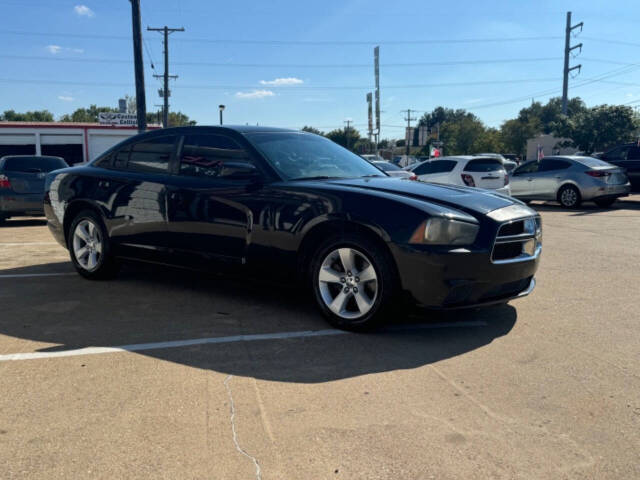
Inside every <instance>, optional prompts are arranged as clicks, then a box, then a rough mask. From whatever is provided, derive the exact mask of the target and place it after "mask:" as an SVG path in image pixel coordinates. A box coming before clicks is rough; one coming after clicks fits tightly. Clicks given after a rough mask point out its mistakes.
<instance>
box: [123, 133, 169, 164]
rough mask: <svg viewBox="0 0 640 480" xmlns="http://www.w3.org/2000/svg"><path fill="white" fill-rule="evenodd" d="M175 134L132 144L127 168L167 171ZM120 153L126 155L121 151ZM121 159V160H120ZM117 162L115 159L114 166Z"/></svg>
mask: <svg viewBox="0 0 640 480" xmlns="http://www.w3.org/2000/svg"><path fill="white" fill-rule="evenodd" d="M176 138H177V137H176V136H175V135H167V136H163V137H156V138H151V139H149V140H145V141H142V142H138V143H135V144H133V145H132V147H131V153H130V154H129V162H128V164H127V170H129V171H132V172H146V173H168V172H169V161H170V160H171V154H172V153H173V147H174V145H175V142H176ZM122 154H124V155H126V153H125V152H124V151H123V152H122ZM120 161H122V160H120ZM118 163H119V160H118V158H116V159H115V163H114V166H116V165H117V164H118Z"/></svg>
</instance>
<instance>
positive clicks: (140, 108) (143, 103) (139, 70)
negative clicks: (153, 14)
mask: <svg viewBox="0 0 640 480" xmlns="http://www.w3.org/2000/svg"><path fill="white" fill-rule="evenodd" d="M129 1H130V2H131V24H132V27H133V64H134V69H135V77H136V113H137V116H138V133H142V132H144V131H145V130H146V129H147V99H146V96H145V92H144V67H143V66H142V31H141V29H140V0H129Z"/></svg>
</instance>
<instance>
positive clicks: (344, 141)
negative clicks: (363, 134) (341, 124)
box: [326, 128, 360, 150]
mask: <svg viewBox="0 0 640 480" xmlns="http://www.w3.org/2000/svg"><path fill="white" fill-rule="evenodd" d="M326 137H327V138H328V139H329V140H333V141H334V142H336V143H337V144H338V145H342V146H343V147H345V148H347V145H349V147H348V148H350V149H351V150H353V149H354V148H355V145H356V142H357V141H358V140H359V139H360V133H359V132H358V131H357V130H355V129H353V128H348V129H347V128H338V129H336V130H331V131H330V132H329V133H327V135H326Z"/></svg>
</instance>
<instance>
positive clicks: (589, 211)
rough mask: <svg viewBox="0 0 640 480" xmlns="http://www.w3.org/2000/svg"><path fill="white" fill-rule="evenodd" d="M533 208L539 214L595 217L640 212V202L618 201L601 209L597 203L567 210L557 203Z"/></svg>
mask: <svg viewBox="0 0 640 480" xmlns="http://www.w3.org/2000/svg"><path fill="white" fill-rule="evenodd" d="M529 206H530V207H531V208H533V209H534V210H537V211H538V212H565V213H571V214H572V215H571V216H572V217H579V216H584V215H593V214H598V213H606V212H611V211H617V210H622V211H623V210H640V201H636V200H618V201H617V202H615V203H614V204H613V205H611V206H610V207H599V206H598V205H596V204H595V203H589V202H587V203H584V204H582V205H580V206H579V207H577V208H565V207H563V206H561V205H560V204H559V203H556V202H544V203H534V202H532V203H531V204H529Z"/></svg>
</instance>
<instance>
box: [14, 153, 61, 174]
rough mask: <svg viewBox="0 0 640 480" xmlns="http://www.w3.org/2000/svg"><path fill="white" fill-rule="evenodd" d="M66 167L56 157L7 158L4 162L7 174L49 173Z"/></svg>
mask: <svg viewBox="0 0 640 480" xmlns="http://www.w3.org/2000/svg"><path fill="white" fill-rule="evenodd" d="M68 166H69V165H67V163H66V162H65V161H64V160H62V159H61V158H56V157H9V158H7V159H6V160H5V162H4V170H5V171H7V172H25V173H29V172H32V173H40V172H51V171H52V170H57V169H59V168H66V167H68Z"/></svg>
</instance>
